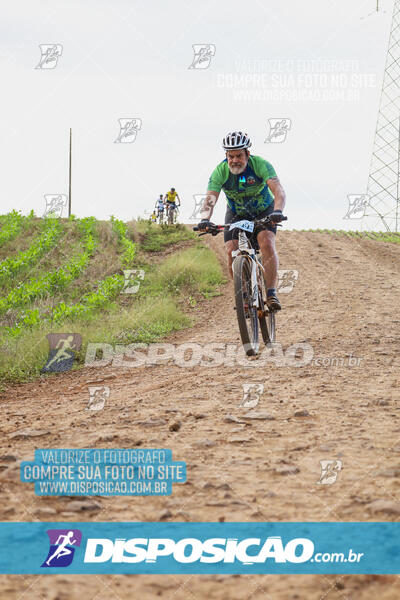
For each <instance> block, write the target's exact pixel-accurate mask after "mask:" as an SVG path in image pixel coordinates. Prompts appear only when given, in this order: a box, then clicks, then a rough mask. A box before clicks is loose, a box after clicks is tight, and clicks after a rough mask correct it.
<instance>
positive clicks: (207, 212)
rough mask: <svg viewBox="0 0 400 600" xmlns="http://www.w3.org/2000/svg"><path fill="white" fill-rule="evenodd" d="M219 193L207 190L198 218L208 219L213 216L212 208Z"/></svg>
mask: <svg viewBox="0 0 400 600" xmlns="http://www.w3.org/2000/svg"><path fill="white" fill-rule="evenodd" d="M218 196H219V192H213V191H211V190H208V192H207V196H206V197H205V198H204V200H203V206H202V207H201V211H200V216H201V218H202V219H210V218H211V215H212V214H213V210H214V206H215V205H216V203H217V200H218Z"/></svg>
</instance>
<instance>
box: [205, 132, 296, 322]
mask: <svg viewBox="0 0 400 600" xmlns="http://www.w3.org/2000/svg"><path fill="white" fill-rule="evenodd" d="M222 146H223V148H224V150H225V155H226V158H225V160H223V161H222V162H220V163H219V165H217V167H216V168H215V169H214V171H213V172H212V174H211V177H210V179H209V182H208V190H207V194H206V198H205V199H204V202H203V206H202V209H201V212H200V215H201V217H202V219H201V222H200V223H199V225H198V227H199V229H205V228H206V227H207V226H209V225H212V223H211V222H210V218H211V215H212V213H213V210H214V206H215V204H216V202H217V200H218V196H219V194H220V191H221V189H222V190H223V191H224V192H225V196H226V199H227V203H228V206H227V211H226V215H225V223H226V224H228V223H234V222H235V221H240V220H241V219H247V220H249V221H251V220H254V219H260V218H261V217H264V216H266V215H269V216H270V218H271V220H272V221H273V223H275V225H269V226H267V228H266V229H263V230H261V231H259V232H258V235H257V242H258V245H259V246H260V250H261V254H262V260H263V266H264V269H265V279H266V285H267V305H268V307H269V308H271V309H273V310H280V308H281V304H280V302H279V299H278V297H277V293H276V283H277V276H278V265H279V262H278V255H277V252H276V248H275V235H276V229H277V228H276V223H279V222H280V221H282V210H283V208H284V206H285V200H286V195H285V192H284V189H283V187H282V185H281V183H280V181H279V179H278V177H277V175H276V172H275V169H274V168H273V166H272V165H271V163H269V162H268V161H266V160H264V159H263V158H261V156H253V155H251V154H250V150H249V148H250V146H251V141H250V139H249V137H248V135H247V133H242V132H241V131H234V132H232V133H228V135H227V136H226V137H225V138H224V139H223V143H222ZM271 192H272V194H271ZM233 234H234V232H233V231H229V230H225V232H224V241H225V247H226V250H227V253H228V267H229V272H230V275H231V277H233V273H232V254H231V253H232V251H233V250H236V249H237V247H238V240H237V232H236V236H234V235H233ZM235 237H236V239H235Z"/></svg>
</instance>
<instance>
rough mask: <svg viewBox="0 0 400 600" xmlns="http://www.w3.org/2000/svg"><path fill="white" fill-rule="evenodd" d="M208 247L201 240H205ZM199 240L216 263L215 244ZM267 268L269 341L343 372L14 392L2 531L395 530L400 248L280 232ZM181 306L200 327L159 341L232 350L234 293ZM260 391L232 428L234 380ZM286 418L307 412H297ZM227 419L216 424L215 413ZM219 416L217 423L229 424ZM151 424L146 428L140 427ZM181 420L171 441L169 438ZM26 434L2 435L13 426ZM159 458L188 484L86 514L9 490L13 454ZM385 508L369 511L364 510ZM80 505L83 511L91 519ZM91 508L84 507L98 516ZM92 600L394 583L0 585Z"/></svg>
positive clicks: (143, 375)
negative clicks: (95, 526) (326, 474)
mask: <svg viewBox="0 0 400 600" xmlns="http://www.w3.org/2000/svg"><path fill="white" fill-rule="evenodd" d="M207 237H208V236H207ZM206 242H207V243H208V244H209V245H210V246H211V247H212V248H213V249H214V250H215V252H216V253H217V254H218V256H219V257H220V258H221V260H222V261H225V255H224V249H223V242H222V239H221V238H220V237H218V238H211V239H207V240H206ZM278 249H279V255H280V261H281V265H280V266H281V268H286V269H297V270H298V271H299V280H298V282H297V285H296V287H295V288H294V290H293V291H292V292H291V293H290V294H288V295H284V296H281V300H282V301H283V305H284V310H283V311H282V312H281V314H280V315H279V319H278V328H277V341H279V342H281V343H282V346H283V350H285V349H286V348H287V347H288V346H290V345H292V344H294V343H297V342H307V343H309V344H311V345H312V347H313V350H314V357H325V358H327V357H329V358H335V357H336V358H343V359H345V358H346V356H347V355H349V354H351V355H352V356H353V357H357V358H359V359H361V364H360V365H359V366H358V367H356V366H354V367H350V366H315V365H313V364H309V365H307V366H304V367H298V368H296V367H286V366H285V367H277V366H276V365H275V364H273V363H267V366H259V365H258V364H257V359H256V360H254V359H251V360H249V361H248V363H247V365H246V366H241V365H238V364H234V365H231V366H224V365H222V366H218V367H202V366H195V367H193V368H182V367H179V366H177V365H175V364H174V363H170V364H168V365H157V366H150V367H145V368H144V367H142V368H132V369H128V368H124V369H121V368H115V367H113V366H110V367H105V368H102V369H96V368H90V369H89V368H85V369H83V370H82V371H80V372H72V373H67V374H64V375H59V376H57V377H52V378H49V379H47V380H46V379H42V380H39V381H37V382H35V383H32V384H26V385H20V386H14V387H13V388H12V389H9V390H8V391H7V393H5V394H4V395H3V398H2V400H1V431H2V433H3V435H2V442H1V449H0V457H1V456H4V455H12V456H14V457H15V458H16V459H17V460H16V461H13V460H9V461H6V460H3V459H2V458H0V467H1V468H2V470H1V471H0V484H1V487H0V498H1V507H2V508H1V512H2V514H1V519H2V520H12V521H19V520H27V521H31V520H42V521H46V520H47V521H49V520H60V521H61V520H64V521H68V520H70V521H86V520H90V521H96V520H97V521H160V520H168V521H182V520H183V521H218V520H225V521H358V520H359V521H386V520H388V521H393V520H397V521H398V520H399V519H400V502H399V490H400V410H399V409H400V405H399V402H398V400H399V382H400V381H399V380H400V371H399V358H398V350H399V341H400V334H399V333H400V327H399V324H400V315H399V314H398V306H399V298H400V277H399V275H400V260H399V259H400V247H399V246H395V245H391V244H387V243H381V242H373V241H368V240H354V239H347V238H344V237H341V236H335V235H328V234H316V233H298V232H279V235H278ZM222 292H223V295H222V296H220V297H218V298H214V299H212V300H210V301H207V302H204V303H203V304H202V305H201V306H200V307H198V308H195V309H193V312H194V314H196V315H197V316H198V319H199V320H198V323H197V325H195V326H194V327H193V328H192V329H189V330H185V331H181V332H179V333H178V334H176V335H174V336H171V337H170V338H169V339H168V342H171V343H173V344H181V343H198V344H206V343H211V342H218V343H224V344H239V334H238V328H237V323H236V315H235V312H234V310H233V293H232V285H231V283H230V282H229V283H228V284H226V285H225V286H223V290H222ZM252 382H254V383H263V384H264V386H265V387H264V394H263V395H262V397H261V399H260V402H259V406H258V407H257V410H260V411H263V412H268V413H269V414H270V415H271V416H272V417H274V418H273V419H271V420H250V419H248V420H245V421H244V420H243V415H244V414H245V413H246V412H247V409H244V408H243V407H240V402H241V400H242V385H243V384H244V383H252ZM96 384H104V385H109V386H110V388H111V396H110V399H109V400H108V403H107V404H106V407H105V408H104V410H102V411H99V412H97V413H96V412H92V411H87V410H86V406H87V400H88V389H87V388H88V385H96ZM298 410H306V411H308V413H309V415H308V416H304V417H298V416H295V412H296V411H298ZM229 415H230V416H233V417H236V418H237V419H238V420H239V421H242V423H238V422H230V420H229V417H228V416H229ZM227 417H228V418H227ZM155 418H157V419H160V422H159V424H158V425H151V423H150V424H149V422H150V421H151V420H152V419H155ZM175 422H180V423H181V427H180V429H179V430H178V431H170V430H169V426H170V425H171V424H172V423H175ZM27 427H29V428H31V429H33V430H40V431H42V435H41V436H40V437H28V438H22V439H18V438H16V437H12V436H13V434H14V433H15V432H17V431H19V430H21V429H25V428H27ZM137 445H140V446H142V447H144V448H146V447H150V448H151V447H153V448H154V447H158V448H163V447H164V448H171V449H172V450H173V455H174V458H175V459H176V460H184V461H186V463H187V468H188V481H187V483H186V484H184V485H174V491H173V495H172V496H170V497H165V498H156V497H154V498H149V497H146V498H140V497H138V498H128V499H126V498H108V499H106V498H100V499H95V504H94V503H93V500H90V501H88V502H87V504H88V508H87V510H80V511H76V510H71V508H70V507H69V505H70V503H71V500H68V499H61V498H52V499H49V498H40V497H36V496H35V495H34V493H33V486H32V485H29V484H22V483H21V482H19V470H18V463H17V461H19V460H20V459H31V458H32V456H33V452H34V448H35V447H60V448H80V447H108V448H117V447H119V448H121V447H136V446H137ZM322 459H340V460H341V461H342V462H343V469H342V471H341V472H340V473H339V476H338V479H337V481H336V483H335V484H334V485H318V484H317V481H318V479H319V477H320V464H319V461H320V460H322ZM380 499H384V500H386V501H387V503H386V504H385V505H384V506H383V508H384V510H380V508H382V505H380V504H376V502H375V501H377V500H380ZM90 505H91V506H92V508H90ZM96 505H97V506H96ZM28 588H29V591H27V592H26V596H22V597H23V598H25V597H29V598H38V599H49V600H56V599H57V600H75V599H78V598H81V597H82V595H83V594H85V598H87V599H90V598H96V600H103V598H104V600H106V599H109V598H116V599H118V598H120V599H128V598H129V599H131V598H139V597H140V598H141V599H143V600H147V599H150V598H156V597H160V596H161V597H163V598H174V600H180V599H182V600H183V599H186V598H191V599H192V600H196V599H198V600H200V599H206V598H210V599H213V598H216V599H217V598H218V599H219V598H220V599H229V600H236V599H247V598H251V599H270V598H271V599H273V600H303V599H304V600H306V599H307V600H317V599H320V598H321V599H322V598H324V599H325V598H328V600H334V599H335V600H336V599H339V598H340V599H345V598H347V599H350V598H351V599H357V600H365V599H367V598H368V599H370V598H371V599H372V598H375V597H377V595H378V594H379V596H380V598H381V600H392V599H395V598H399V597H400V578H399V577H393V576H380V577H378V576H337V577H336V576H296V577H295V576H261V575H260V576H190V577H186V576H175V575H170V576H136V577H133V576H130V577H127V576H101V577H95V576H86V577H80V576H68V577H65V576H64V577H62V576H53V577H51V578H48V577H45V576H30V577H22V576H21V577H20V576H3V577H1V578H0V597H1V598H5V599H7V600H8V599H10V600H11V599H14V598H15V599H17V598H19V597H21V594H22V593H23V592H24V591H25V590H27V589H28Z"/></svg>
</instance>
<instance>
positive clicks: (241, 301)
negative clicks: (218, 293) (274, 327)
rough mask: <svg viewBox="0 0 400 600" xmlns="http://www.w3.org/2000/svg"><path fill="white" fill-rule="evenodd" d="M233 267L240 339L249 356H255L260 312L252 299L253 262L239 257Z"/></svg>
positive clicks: (258, 346)
mask: <svg viewBox="0 0 400 600" xmlns="http://www.w3.org/2000/svg"><path fill="white" fill-rule="evenodd" d="M232 267H233V283H234V289H235V303H236V315H237V319H238V324H239V331H240V337H241V338H242V343H243V347H244V350H245V352H246V354H247V356H254V355H255V354H258V350H259V348H260V344H259V341H258V337H259V327H258V311H257V307H256V306H253V299H252V289H251V260H250V259H249V258H247V257H246V256H237V257H236V258H235V260H234V261H233V265H232Z"/></svg>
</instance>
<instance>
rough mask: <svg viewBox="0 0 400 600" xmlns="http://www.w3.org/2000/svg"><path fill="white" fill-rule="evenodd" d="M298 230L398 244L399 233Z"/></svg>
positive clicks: (399, 239) (399, 240)
mask: <svg viewBox="0 0 400 600" xmlns="http://www.w3.org/2000/svg"><path fill="white" fill-rule="evenodd" d="M299 231H303V232H306V233H308V232H310V233H329V234H331V235H332V234H334V235H345V236H347V237H350V238H359V239H370V240H374V241H377V242H392V243H394V244H400V233H395V232H391V231H352V230H349V231H347V230H345V229H300V230H299Z"/></svg>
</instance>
